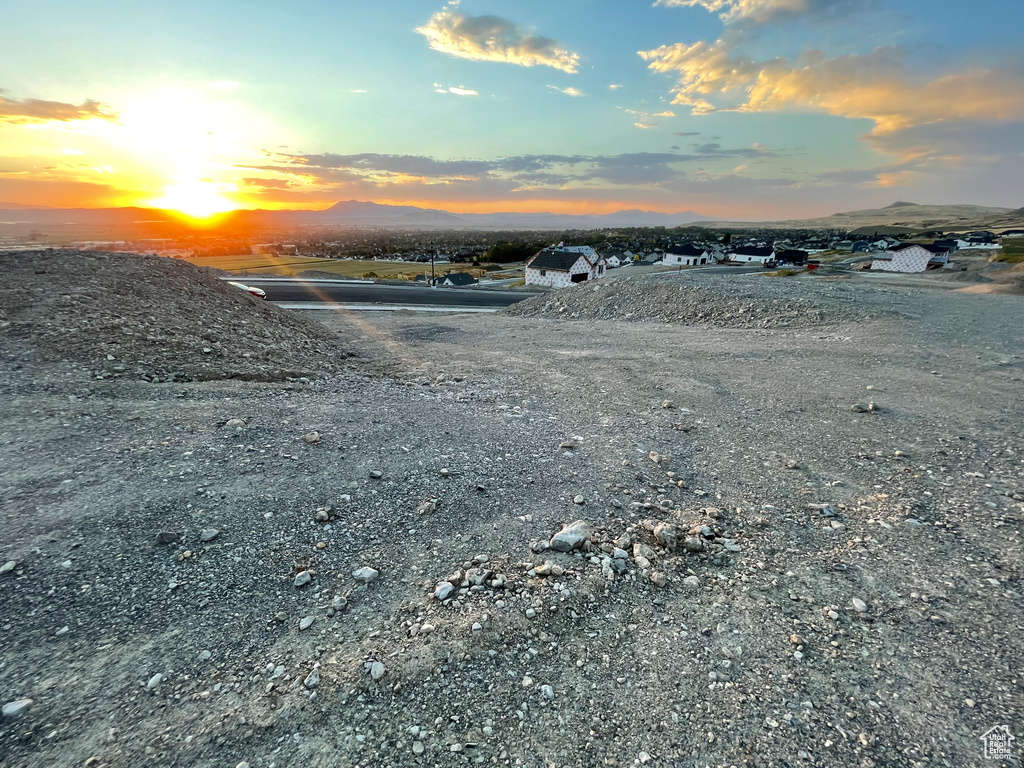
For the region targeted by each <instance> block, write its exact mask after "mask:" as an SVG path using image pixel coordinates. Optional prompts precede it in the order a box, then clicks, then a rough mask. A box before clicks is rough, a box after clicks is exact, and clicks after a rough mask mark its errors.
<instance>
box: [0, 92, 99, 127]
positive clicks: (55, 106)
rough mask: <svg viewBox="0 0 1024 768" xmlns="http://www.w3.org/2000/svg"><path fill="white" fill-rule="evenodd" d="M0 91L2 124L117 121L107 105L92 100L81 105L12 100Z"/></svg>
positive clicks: (0, 121)
mask: <svg viewBox="0 0 1024 768" xmlns="http://www.w3.org/2000/svg"><path fill="white" fill-rule="evenodd" d="M6 93H7V92H6V91H4V90H0V123H45V122H50V121H56V122H64V123H66V122H72V121H74V120H109V121H111V122H116V121H117V119H118V118H117V115H116V114H115V113H114V112H112V111H111V110H110V107H108V106H107V105H106V104H103V103H101V102H99V101H93V100H91V99H89V100H87V101H84V102H82V104H80V105H75V104H65V103H64V102H62V101H41V100H40V99H11V98H8V97H7V96H6V95H5V94H6Z"/></svg>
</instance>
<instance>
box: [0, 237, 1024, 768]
mask: <svg viewBox="0 0 1024 768" xmlns="http://www.w3.org/2000/svg"><path fill="white" fill-rule="evenodd" d="M119 258H124V257H119ZM61 263H66V260H65V262H61V260H59V259H58V260H55V261H54V263H53V264H52V265H51V267H52V268H51V267H48V268H47V271H46V274H45V275H34V274H32V275H30V276H26V277H25V278H24V280H26V281H28V283H27V284H26V283H22V284H20V285H19V284H16V283H11V282H10V281H9V285H8V287H9V288H10V289H11V290H17V289H20V290H22V291H24V290H26V289H27V288H29V287H41V288H44V289H45V290H44V291H40V292H39V294H40V295H47V294H48V293H50V292H52V291H53V290H54V289H53V286H52V285H50V284H49V281H51V280H53V281H56V283H57V284H61V281H62V280H63V277H62V276H61V271H62V269H74V268H75V267H74V266H73V265H72V266H65V267H61ZM659 279H660V280H666V281H667V280H668V278H667V277H665V278H659ZM685 284H686V285H687V286H689V287H688V288H685V289H683V290H681V291H680V293H682V294H684V295H685V296H691V295H693V293H694V292H695V291H701V292H705V293H706V294H707V295H710V296H714V297H716V300H715V301H712V302H708V305H709V306H718V305H719V304H723V305H726V306H727V307H728V303H729V302H730V301H740V302H743V303H745V304H746V305H750V304H754V305H755V306H757V307H759V308H760V307H763V306H781V307H783V309H780V311H792V310H793V308H794V307H795V308H800V311H798V312H796V315H795V316H796V317H799V318H800V320H799V321H797V322H796V323H795V324H794V325H791V326H790V327H783V328H777V327H770V328H767V329H766V328H764V327H763V324H764V320H765V319H769V325H770V326H771V325H773V323H772V321H771V320H770V318H766V316H765V315H762V314H759V313H755V318H756V322H755V323H754V326H758V327H739V328H737V327H735V326H732V325H731V324H730V321H731V320H732V319H735V316H736V313H735V312H733V311H732V310H731V309H728V308H727V309H726V310H725V311H721V310H720V309H716V310H711V311H708V310H705V311H704V314H705V315H706V316H708V315H710V319H708V318H707V317H706V318H705V319H703V320H702V321H701V322H700V323H698V324H687V323H678V322H677V323H666V322H638V321H636V320H639V319H641V317H642V316H638V315H637V314H635V313H634V316H633V317H632V318H630V319H629V320H623V319H617V320H600V319H590V318H589V317H588V316H586V315H584V314H583V313H578V314H580V320H583V319H584V318H587V319H586V322H580V321H576V322H565V321H564V320H562V319H559V318H553V317H548V316H547V310H545V311H544V312H543V314H542V316H536V317H529V316H527V317H522V316H515V315H512V314H499V315H446V316H441V317H438V316H431V317H428V318H424V317H423V316H422V315H416V314H413V313H405V312H398V313H391V314H387V315H385V314H384V313H372V314H371V315H362V314H358V313H338V314H334V313H331V314H330V315H326V313H324V314H321V313H316V314H315V315H312V314H311V315H308V316H303V317H301V318H299V317H296V316H294V315H287V316H286V317H288V318H293V317H295V318H296V319H295V325H294V326H293V327H291V328H290V329H288V328H284V327H283V326H282V329H281V331H280V332H281V333H282V334H283V333H292V334H295V335H296V336H299V337H303V338H304V336H303V334H308V335H311V336H313V337H315V338H318V339H319V338H320V337H319V335H317V334H316V333H314V332H312V331H308V328H309V327H311V326H310V323H311V322H312V321H307V320H306V319H305V318H306V317H316V318H319V321H320V322H322V326H321V327H322V328H323V329H325V330H326V334H325V336H324V338H325V339H327V341H329V342H330V344H331V345H332V348H333V349H339V350H341V349H344V350H349V349H350V350H353V351H356V352H357V353H358V357H355V358H347V357H344V356H343V354H344V353H341V352H339V353H337V354H335V355H334V356H330V355H329V354H326V353H325V352H324V350H319V351H317V352H316V354H310V355H303V354H300V352H301V349H304V348H305V347H302V346H296V347H295V349H296V350H298V351H297V352H296V353H295V357H294V365H295V366H297V367H299V368H301V369H304V370H309V371H310V372H311V374H314V375H310V376H308V377H306V379H305V380H300V379H293V380H287V379H284V380H280V381H250V380H241V379H239V378H232V379H228V380H206V381H185V382H162V383H153V382H151V381H143V380H141V379H140V378H138V377H134V376H130V377H129V376H125V377H111V378H104V379H98V378H96V376H97V373H96V372H95V370H94V369H93V368H92V367H90V366H89V365H87V364H85V362H83V360H84V359H85V358H88V359H92V353H91V352H90V353H89V355H85V356H84V357H83V356H77V355H74V356H72V357H71V359H61V358H60V356H59V355H57V354H53V353H47V354H45V355H43V354H41V353H40V354H35V355H29V356H27V357H26V355H25V354H24V353H23V352H22V351H19V352H18V353H17V354H5V355H4V357H3V359H2V360H0V392H2V394H3V397H2V398H0V412H2V415H3V424H4V425H5V428H4V430H3V432H2V434H0V466H2V467H3V471H2V473H0V500H2V510H3V511H2V512H0V564H3V563H10V565H0V570H3V572H2V573H0V638H2V643H0V699H2V701H0V703H3V704H5V705H11V706H10V707H9V708H8V711H9V712H11V714H6V715H5V716H4V717H3V718H2V719H0V763H2V764H4V765H11V766H53V765H69V766H71V765H74V766H80V765H86V764H88V765H90V766H97V767H99V766H137V765H154V766H156V765H159V766H211V767H212V766H229V768H230V767H231V766H237V765H239V764H242V763H246V764H248V765H249V766H251V767H255V766H261V767H265V768H269V766H272V765H273V766H292V765H295V766H356V765H359V766H415V765H424V766H448V765H465V764H469V765H473V764H487V765H503V766H539V767H540V766H543V767H544V768H547V767H548V766H556V767H557V768H562V767H563V766H633V765H651V766H694V767H695V768H697V767H703V766H723V767H724V766H738V765H752V766H799V765H807V766H832V765H836V766H933V765H945V766H967V765H979V766H980V765H999V764H1003V765H1015V766H1016V765H1020V760H1019V755H1020V750H1019V749H1018V748H1017V747H1016V746H1014V747H1013V755H1014V756H1013V757H1011V758H1010V759H1008V760H1004V761H1002V763H1000V761H992V760H988V761H986V760H984V758H983V753H982V742H981V741H980V740H979V737H980V736H981V735H982V734H983V733H984V732H986V731H987V730H988V729H990V728H992V727H993V726H997V725H1006V726H1008V727H1009V729H1010V731H1011V733H1013V734H1016V735H1018V736H1019V734H1021V732H1024V718H1022V717H1021V713H1022V712H1024V681H1022V679H1021V670H1022V669H1024V646H1022V644H1021V643H1020V642H1019V637H1020V632H1021V630H1022V629H1024V612H1022V608H1024V600H1022V596H1021V568H1022V549H1021V543H1022V542H1021V529H1022V518H1024V487H1022V482H1021V475H1022V463H1024V453H1022V447H1021V443H1020V434H1021V426H1022V425H1024V403H1022V400H1021V398H1020V392H1021V382H1022V379H1024V352H1022V350H1024V344H1022V342H1024V322H1021V320H1024V301H1022V300H1021V299H1020V298H1019V297H1015V296H998V295H983V296H979V295H968V294H959V293H954V292H938V291H928V290H917V289H903V288H899V287H896V288H893V287H891V286H888V285H886V286H874V285H869V284H861V283H860V282H858V281H857V280H856V279H853V280H848V281H835V280H818V279H815V280H806V279H803V278H791V279H781V278H778V279H773V278H764V277H762V276H760V275H757V276H751V277H750V278H743V277H741V276H737V277H736V282H735V283H732V284H729V283H725V284H723V283H718V282H716V281H715V280H712V279H710V278H708V279H699V278H696V277H686V280H685ZM655 288H656V290H658V291H659V292H662V293H659V294H658V295H659V297H661V296H662V295H664V296H668V297H669V299H670V300H672V298H673V288H674V286H673V285H672V284H671V283H669V282H660V283H656V285H655ZM592 289H593V286H589V287H586V288H585V289H584V290H580V289H575V290H576V291H578V292H579V295H581V296H585V295H586V293H585V291H586V290H590V291H591V294H590V295H593V291H592ZM605 290H608V291H611V290H613V288H607V289H605V288H602V289H601V291H605ZM601 291H599V292H598V295H600V294H601ZM783 292H789V293H783ZM104 295H106V294H104V293H103V292H102V291H100V292H98V293H97V294H96V296H97V297H98V299H97V300H98V301H100V302H101V304H102V306H105V307H106V308H107V309H106V310H104V311H105V312H107V313H115V312H127V311H129V309H128V307H127V306H126V305H133V304H134V301H135V300H134V298H133V297H132V293H131V292H125V293H123V294H122V295H120V296H119V297H115V298H116V301H115V300H114V299H113V298H112V299H110V300H107V301H104V300H103V298H102V297H103V296H104ZM222 300H223V299H222V294H221V293H220V292H219V290H217V289H215V288H214V287H213V286H212V284H210V285H209V286H208V287H207V288H204V289H200V288H196V293H195V295H194V296H193V297H192V298H191V299H190V301H191V302H192V303H193V304H194V308H193V312H192V313H191V314H190V316H192V317H196V318H202V317H203V316H204V312H205V310H204V309H203V308H204V307H206V306H207V305H208V303H209V305H210V306H213V305H218V302H221V301H222ZM574 300H575V299H574V297H573V296H572V295H571V294H569V293H566V294H565V295H564V296H562V295H561V294H556V295H548V296H545V297H542V299H541V300H540V301H539V302H538V303H541V302H548V301H558V302H559V305H560V306H562V305H564V306H582V305H574V304H572V302H573V301H574ZM689 301H690V299H689V298H684V299H683V300H682V301H680V304H687V303H688V302H689ZM775 301H779V302H780V305H774V304H773V302H775ZM702 303H703V302H702ZM161 306H162V305H160V304H159V303H157V304H156V305H152V306H150V307H149V308H148V309H147V310H145V311H147V312H158V313H160V311H161V310H160V307H161ZM274 309H275V308H273V307H262V306H260V305H257V304H256V303H255V302H248V301H247V300H244V297H243V301H241V302H239V303H238V305H237V307H236V308H235V310H234V315H233V317H234V318H235V319H237V321H238V323H239V324H240V323H241V321H242V320H247V321H248V322H249V323H250V324H252V323H255V322H256V321H257V318H259V317H262V315H263V312H264V311H265V310H266V311H270V310H274ZM805 310H806V311H805ZM132 311H134V310H132ZM520 311H522V310H520ZM595 311H600V310H595ZM743 311H744V312H747V313H748V315H749V314H750V313H751V311H750V310H743ZM97 312H98V314H97V315H96V317H97V319H102V316H103V311H101V310H97ZM566 312H568V313H569V314H570V315H571V314H573V312H570V311H569V310H566ZM817 312H820V313H821V315H820V320H817V321H815V322H812V318H815V317H818V315H816V314H815V313H817ZM559 314H560V315H561V316H562V317H564V316H565V314H566V313H565V312H563V313H559ZM684 314H685V313H684ZM725 314H733V315H734V318H730V319H728V320H727V319H726V318H725ZM325 315H326V316H325ZM274 316H275V317H277V314H276V313H275V315H274ZM155 317H156V320H157V325H162V324H164V323H167V324H170V323H173V322H184V321H182V320H180V318H179V319H178V320H175V318H176V317H177V315H171V314H167V315H165V314H162V313H160V314H157V315H155ZM677 317H678V315H677ZM6 319H7V320H8V322H10V316H8V317H7V318H6ZM658 319H661V318H658ZM282 322H283V323H286V322H290V321H287V320H282ZM815 323H817V324H815ZM186 326H187V324H186ZM11 328H12V326H5V327H4V328H3V333H4V336H3V338H4V350H5V352H6V350H8V349H10V348H11V347H10V346H9V343H8V342H9V340H10V336H11V334H12V330H11ZM185 330H186V327H185V326H182V332H185ZM189 332H191V331H189ZM99 338H100V336H99V335H97V336H96V337H95V338H94V337H93V336H90V335H89V334H87V333H83V334H82V335H80V336H79V337H78V338H77V341H76V343H75V345H74V349H79V348H80V347H84V348H86V349H93V348H96V349H101V346H100V342H99V341H97V339H99ZM27 339H28V337H25V336H19V337H18V344H23V345H27V344H29V343H30V339H28V340H27ZM333 340H336V341H333ZM284 341H287V340H286V339H278V340H277V342H278V343H282V342H284ZM325 343H326V342H325ZM90 345H91V346H90ZM19 349H20V348H19ZM308 349H310V350H312V349H313V347H309V348H308ZM141 357H144V355H143V356H141ZM328 365H329V366H331V368H330V369H329V368H328V367H327V366H328ZM851 407H853V408H852V409H851ZM576 521H580V522H581V524H580V525H577V526H575V527H572V526H571V525H570V524H572V523H574V522H576ZM563 526H569V530H566V531H564V535H562V536H555V534H557V533H559V532H560V531H561V530H562V528H563ZM552 537H554V538H552ZM552 547H554V549H552ZM565 548H569V550H568V551H567V552H561V551H557V550H558V549H565ZM361 569H372V570H361ZM22 700H31V703H30V704H21V705H17V704H16V702H19V701H22ZM15 712H17V714H14V713H15Z"/></svg>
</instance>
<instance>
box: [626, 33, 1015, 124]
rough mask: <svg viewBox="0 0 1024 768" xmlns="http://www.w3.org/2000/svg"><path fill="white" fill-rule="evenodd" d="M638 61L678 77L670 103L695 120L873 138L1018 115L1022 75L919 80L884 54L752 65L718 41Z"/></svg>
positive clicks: (892, 52) (897, 55)
mask: <svg viewBox="0 0 1024 768" xmlns="http://www.w3.org/2000/svg"><path fill="white" fill-rule="evenodd" d="M639 55H640V56H641V57H642V58H644V59H645V60H646V61H647V62H648V67H649V68H650V69H652V70H654V71H655V72H664V73H673V74H675V75H676V76H677V77H678V82H677V84H676V86H675V88H674V89H673V94H674V99H673V103H676V104H684V105H688V106H690V107H691V108H692V111H693V112H694V113H695V114H704V113H709V112H714V111H717V110H721V109H727V110H735V111H741V112H772V111H783V110H787V109H792V110H813V111H818V112H824V113H826V114H830V115H838V116H840V117H847V118H864V119H868V120H873V121H874V123H875V128H874V130H873V131H872V134H875V135H881V134H885V133H892V132H895V131H899V130H903V129H906V128H909V127H912V126H916V125H922V124H929V123H936V122H944V121H950V120H963V119H983V120H988V121H1007V120H1016V119H1019V118H1021V117H1022V116H1024V73H1022V72H1020V71H1017V70H996V69H987V70H976V71H969V72H961V73H954V74H949V75H946V76H944V77H940V78H937V79H934V80H924V81H922V80H921V79H919V78H915V77H913V76H912V75H910V74H909V73H908V72H907V71H906V70H905V68H904V67H903V64H902V58H903V52H902V51H900V50H899V49H896V48H890V47H883V48H876V49H875V50H874V51H872V52H871V53H869V54H866V55H850V56H840V57H836V58H832V59H827V58H825V55H824V54H823V53H821V52H820V51H812V52H810V53H808V54H806V55H805V56H804V61H803V62H802V64H803V65H802V66H794V65H793V64H791V63H790V62H789V61H788V60H786V59H783V58H775V59H771V60H769V61H764V62H756V61H754V60H753V59H750V58H747V57H743V56H734V55H732V54H731V52H730V51H729V47H728V44H727V43H726V42H725V41H723V40H718V41H717V42H715V43H712V44H708V43H706V42H698V43H695V44H693V45H684V44H682V43H677V44H675V45H667V46H662V47H660V48H656V49H654V50H650V51H639Z"/></svg>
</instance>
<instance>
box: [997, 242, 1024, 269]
mask: <svg viewBox="0 0 1024 768" xmlns="http://www.w3.org/2000/svg"><path fill="white" fill-rule="evenodd" d="M999 242H1000V244H1001V245H1002V246H1003V250H1002V251H1001V252H1000V251H997V252H996V255H995V257H994V258H993V261H1005V262H1008V263H1010V264H1024V237H1004V238H1002V239H1001V240H1000V241H999Z"/></svg>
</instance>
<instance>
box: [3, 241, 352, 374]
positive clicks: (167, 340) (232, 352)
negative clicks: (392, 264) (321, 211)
mask: <svg viewBox="0 0 1024 768" xmlns="http://www.w3.org/2000/svg"><path fill="white" fill-rule="evenodd" d="M0 273H2V274H3V275H4V278H5V279H4V284H3V285H2V286H0V334H2V337H3V339H4V346H5V347H6V351H7V356H8V359H9V360H10V361H11V362H15V363H17V362H18V361H29V360H34V361H38V362H71V363H76V364H81V365H83V366H86V367H87V368H88V369H89V370H90V372H91V373H92V374H93V375H94V376H95V377H97V378H117V377H133V378H142V379H146V380H147V381H194V380H208V379H225V378H235V379H253V380H265V381H272V380H281V379H284V378H286V377H296V376H302V375H305V374H307V373H309V372H311V371H315V370H324V369H325V367H326V368H329V367H330V366H332V365H333V364H334V363H335V362H337V361H338V360H340V359H342V358H344V357H346V356H347V353H346V352H345V351H343V350H342V349H340V348H339V347H338V345H337V344H336V343H335V341H334V337H333V336H332V335H331V334H330V333H328V332H327V331H326V330H325V329H324V328H323V326H322V325H320V324H319V323H314V322H311V321H309V320H307V319H306V318H304V317H302V316H300V315H296V314H294V313H288V312H287V311H285V310H282V309H279V308H278V307H276V306H274V305H271V304H268V303H267V302H265V301H262V300H260V299H257V298H254V297H252V296H250V295H249V294H247V293H246V292H244V291H242V290H239V289H238V288H236V287H234V286H231V285H229V284H227V283H226V282H224V281H223V280H221V279H219V278H218V277H217V275H218V274H219V273H217V272H216V271H214V270H209V269H204V268H201V267H196V266H194V265H192V264H188V263H187V262H183V261H177V260H174V259H167V258H163V257H159V256H150V255H140V254H134V253H97V252H85V251H70V250H52V249H48V250H45V251H25V252H16V253H15V252H7V253H0Z"/></svg>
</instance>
